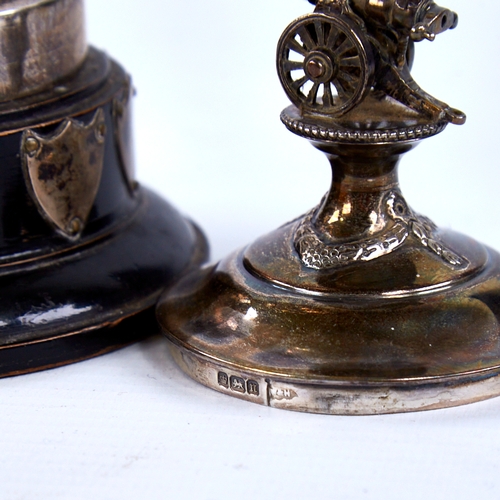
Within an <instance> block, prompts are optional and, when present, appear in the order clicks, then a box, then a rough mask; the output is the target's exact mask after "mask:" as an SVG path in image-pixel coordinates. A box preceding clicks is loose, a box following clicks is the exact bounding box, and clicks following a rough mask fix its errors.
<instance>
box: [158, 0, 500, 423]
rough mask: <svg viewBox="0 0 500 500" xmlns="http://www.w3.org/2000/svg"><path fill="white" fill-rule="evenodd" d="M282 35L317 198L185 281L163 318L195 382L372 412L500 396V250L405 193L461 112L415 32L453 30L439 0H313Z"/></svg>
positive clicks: (293, 403)
mask: <svg viewBox="0 0 500 500" xmlns="http://www.w3.org/2000/svg"><path fill="white" fill-rule="evenodd" d="M311 3H314V4H316V9H315V11H314V13H312V14H309V15H306V16H303V17H301V18H299V19H297V20H296V21H294V22H292V23H291V24H290V26H289V27H288V28H286V29H285V32H284V34H283V35H282V37H281V39H280V41H279V43H278V51H277V69H278V74H279V77H280V80H281V82H282V84H283V87H284V90H285V92H286V93H287V95H288V97H289V98H290V100H291V101H292V103H293V105H292V106H290V107H288V108H286V109H285V110H284V111H283V112H282V114H281V120H282V122H283V123H284V125H285V126H286V127H287V128H288V130H290V131H291V132H293V133H294V134H296V135H298V136H299V137H304V138H307V139H308V140H310V141H311V142H312V144H313V146H314V147H316V148H317V149H319V150H320V151H322V152H323V153H324V154H325V155H326V157H327V159H328V161H329V163H330V165H331V168H332V182H331V186H330V189H329V192H328V193H327V194H326V195H325V196H324V198H323V199H322V200H321V201H320V203H319V204H318V205H317V206H316V207H315V208H314V209H312V210H311V211H309V212H308V213H306V214H305V215H303V216H302V217H299V218H298V219H296V220H294V221H292V222H290V223H288V224H285V225H283V226H282V227H280V228H278V229H277V230H275V231H273V232H271V233H270V234H268V235H265V236H263V237H261V238H259V239H258V240H257V241H255V242H253V243H251V244H250V245H248V246H247V247H245V248H243V249H242V250H240V251H237V252H235V253H233V254H232V255H230V256H228V257H227V258H225V259H223V260H222V261H221V262H219V263H218V264H217V265H215V266H213V267H209V268H205V269H203V270H202V271H200V272H198V273H194V274H192V275H191V276H189V277H186V278H184V279H183V280H181V281H180V282H179V283H178V284H177V285H176V286H175V287H174V288H173V289H172V290H171V291H170V292H169V293H168V294H165V295H164V296H163V297H162V299H161V300H160V303H159V306H158V310H157V314H158V318H159V321H160V323H161V325H162V327H163V329H164V331H165V334H166V336H167V337H168V339H169V340H170V341H171V350H172V353H173V356H174V359H175V360H176V361H177V363H178V364H179V366H180V367H181V368H182V369H183V370H184V371H185V372H186V373H187V374H188V375H190V376H191V377H193V378H194V379H195V380H197V381H198V382H201V383H202V384H204V385H206V386H208V387H210V388H212V389H215V390H217V391H219V392H222V393H224V394H227V395H230V396H233V397H237V398H240V399H244V400H246V401H250V402H254V403H258V404H262V405H267V406H271V407H274V408H282V409H288V410H297V411H307V412H313V413H327V414H343V415H359V414H377V413H395V412H405V411H418V410H429V409H436V408H445V407H450V406H456V405H460V404H466V403H472V402H475V401H480V400H482V399H487V398H490V397H494V396H498V395H500V254H498V253H497V252H495V251H494V250H491V249H489V248H487V247H485V246H484V245H482V244H480V243H478V242H476V241H474V240H473V239H471V238H468V237H467V236H464V235H462V234H459V233H456V232H454V231H450V230H444V229H441V228H438V227H437V226H436V225H435V224H434V223H433V222H432V221H431V220H430V219H428V218H427V217H425V216H423V215H420V214H418V213H417V212H416V211H415V210H413V209H412V208H411V207H410V206H409V205H408V203H407V202H406V200H405V199H404V196H403V194H402V192H401V189H400V187H399V181H398V176H397V168H398V164H399V161H400V159H401V157H402V156H403V155H404V154H406V153H407V152H409V151H411V150H412V149H413V148H414V147H415V146H416V145H417V144H418V143H419V142H420V141H421V140H423V139H425V138H427V137H431V136H434V135H436V134H438V133H440V132H441V131H443V130H444V128H445V127H446V126H447V125H448V124H449V123H454V124H463V123H464V122H465V115H464V114H463V113H462V112H461V111H458V110H456V109H454V108H451V107H450V106H448V105H447V104H445V103H443V102H441V101H439V100H437V99H435V98H434V97H432V96H430V95H429V94H427V93H426V92H424V91H423V90H422V89H421V88H420V87H419V86H418V85H417V84H416V83H415V82H414V80H413V79H412V77H411V74H410V69H411V65H412V61H413V57H414V42H418V41H421V40H432V39H433V38H434V37H435V36H436V35H438V34H440V33H442V32H444V31H446V30H448V29H452V28H455V27H456V25H457V21H458V16H457V15H456V14H455V13H454V12H452V11H450V10H449V9H446V8H443V7H439V6H438V5H436V4H435V3H434V2H433V1H431V0H415V1H411V2H400V1H397V0H384V1H382V2H372V1H368V0H317V1H311Z"/></svg>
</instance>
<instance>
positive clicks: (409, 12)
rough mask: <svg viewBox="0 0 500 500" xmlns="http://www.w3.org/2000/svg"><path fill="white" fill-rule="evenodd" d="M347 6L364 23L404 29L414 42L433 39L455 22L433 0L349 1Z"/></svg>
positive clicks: (454, 18)
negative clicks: (349, 5)
mask: <svg viewBox="0 0 500 500" xmlns="http://www.w3.org/2000/svg"><path fill="white" fill-rule="evenodd" d="M350 4H351V6H352V8H353V10H354V11H355V12H356V13H357V14H358V15H359V16H360V17H362V18H363V19H365V20H366V21H369V22H372V23H374V24H377V25H379V26H381V27H385V26H389V27H392V28H394V29H396V30H398V31H399V30H403V31H405V32H406V33H407V34H408V35H409V36H411V38H412V39H413V40H415V41H420V40H424V39H428V40H434V38H435V37H436V35H438V34H439V33H442V32H443V31H446V30H448V29H453V28H455V27H456V25H457V23H458V15H457V14H456V13H455V12H453V11H451V10H449V9H447V8H444V7H440V6H439V5H437V4H436V3H435V2H434V1H432V0H418V1H415V0H399V1H398V0H377V1H374V0H350Z"/></svg>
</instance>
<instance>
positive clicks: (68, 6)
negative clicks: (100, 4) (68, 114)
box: [0, 0, 87, 102]
mask: <svg viewBox="0 0 500 500" xmlns="http://www.w3.org/2000/svg"><path fill="white" fill-rule="evenodd" d="M0 47H1V48H2V50H0V102H2V101H7V100H10V99H16V98H18V97H22V96H25V95H29V94H33V93H36V92H39V91H42V90H45V89H46V88H49V87H51V86H53V85H54V82H57V81H59V80H61V79H63V78H64V77H67V76H68V75H70V74H72V73H74V72H75V71H76V70H77V69H78V68H79V67H80V66H81V64H82V63H83V61H84V59H85V55H86V53H87V43H86V37H85V27H84V15H83V0H11V1H7V2H0Z"/></svg>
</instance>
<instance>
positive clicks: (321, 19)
mask: <svg viewBox="0 0 500 500" xmlns="http://www.w3.org/2000/svg"><path fill="white" fill-rule="evenodd" d="M277 61H278V63H277V64H278V74H279V77H280V80H281V84H282V85H283V88H284V89H285V92H286V93H287V95H288V97H289V98H290V100H291V101H292V102H293V103H294V104H295V105H296V106H297V107H298V108H300V109H301V110H305V111H310V112H317V113H322V114H328V115H333V116H339V115H342V114H344V113H346V112H347V111H349V110H351V109H352V108H354V107H355V106H356V105H357V104H358V103H359V102H360V101H361V100H362V99H363V98H364V96H365V95H366V92H367V91H368V90H369V89H370V87H371V85H372V78H373V73H374V59H373V56H372V51H371V46H370V44H369V42H368V41H366V40H365V39H364V36H363V35H362V33H360V30H359V29H358V28H357V26H356V25H355V24H354V23H350V22H348V21H346V20H343V19H340V18H338V17H333V16H329V15H325V14H311V15H308V16H305V17H302V18H299V19H297V20H296V21H294V22H293V23H292V24H290V26H288V28H287V29H286V30H285V32H284V33H283V35H282V36H281V39H280V41H279V43H278V54H277Z"/></svg>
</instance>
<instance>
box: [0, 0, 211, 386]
mask: <svg viewBox="0 0 500 500" xmlns="http://www.w3.org/2000/svg"><path fill="white" fill-rule="evenodd" d="M15 3H16V2H14V4H15ZM24 4H26V2H24ZM24 4H23V7H25V5H24ZM53 4H54V5H53V8H54V9H55V11H57V9H59V10H61V9H63V10H64V9H66V10H67V13H66V14H67V16H68V19H72V17H73V14H74V9H76V10H77V11H80V10H81V4H82V2H81V1H80V0H64V1H59V0H57V1H55V2H53ZM51 6H52V4H51ZM14 7H15V5H14ZM50 8H52V7H47V6H46V5H43V2H42V3H40V2H33V5H30V6H29V7H28V9H27V10H26V9H24V8H23V9H21V10H20V12H16V9H15V8H14V9H13V10H14V13H12V14H10V18H9V19H10V22H11V24H13V25H17V24H16V23H19V22H20V21H19V19H22V18H23V16H25V17H26V16H28V18H29V19H30V20H31V23H29V24H28V26H29V28H26V30H28V31H29V30H32V31H31V32H29V33H28V32H27V31H26V30H25V31H23V29H22V26H24V25H22V23H21V24H20V26H21V27H20V28H19V29H18V30H17V31H16V33H17V35H16V36H17V37H18V43H19V44H22V43H24V42H26V40H24V38H26V39H27V40H29V43H32V44H34V45H33V47H34V48H33V47H32V48H33V50H31V51H30V52H29V54H33V53H35V54H38V59H36V58H35V61H34V62H33V61H31V62H30V66H29V67H30V68H31V67H32V66H33V64H35V63H39V62H40V61H43V60H44V57H46V54H45V53H44V45H43V43H44V40H45V39H44V38H43V35H44V31H43V30H44V26H45V21H43V22H42V21H40V25H39V26H38V25H37V24H36V22H37V20H38V17H37V15H40V16H41V17H40V19H44V20H46V16H47V15H51V14H52V11H50ZM0 9H1V8H0ZM43 9H45V10H44V13H43V14H40V12H39V11H41V10H43ZM47 9H49V12H48V13H47ZM80 14H81V12H80ZM58 15H59V14H58ZM30 16H31V17H30ZM54 16H56V13H54ZM37 26H38V29H39V31H40V33H38V32H37ZM82 26H83V25H82ZM63 29H64V26H62V27H61V30H63ZM69 29H70V28H68V30H69ZM71 29H72V30H73V31H64V32H63V33H61V34H60V37H61V38H60V39H61V40H62V42H61V43H63V44H66V46H67V47H66V48H67V51H66V52H65V54H66V53H69V54H73V55H74V57H75V58H76V57H77V56H78V57H80V56H81V53H82V52H83V60H81V61H78V60H75V61H74V62H75V65H76V70H75V69H74V68H73V67H72V65H71V64H70V62H68V61H66V63H65V64H64V65H63V64H62V63H63V62H64V61H62V59H61V61H62V62H61V65H62V66H61V67H52V66H51V67H50V68H49V69H48V70H47V71H49V72H50V71H53V75H52V81H47V82H46V81H45V80H44V78H42V77H40V79H39V81H38V82H35V81H34V77H32V76H30V79H28V74H29V75H31V73H28V70H27V69H24V70H23V71H19V73H18V74H17V76H16V75H14V76H15V78H14V77H13V76H12V75H10V74H9V75H10V76H11V78H10V79H8V78H7V77H5V80H4V81H2V82H0V83H1V84H2V85H3V87H2V86H1V85H0V173H1V177H2V182H1V183H0V300H1V307H0V376H5V375H12V374H18V373H25V372H29V371H34V370H39V369H43V368H49V367H52V366H57V365H61V364H65V363H68V362H72V361H77V360H80V359H84V358H88V357H90V356H95V355H98V354H101V353H104V352H106V351H109V350H111V349H115V348H118V347H120V346H123V345H126V344H129V343H130V342H132V341H135V340H138V339H141V338H144V337H146V336H148V335H151V334H152V333H155V332H156V331H157V326H156V324H155V321H154V313H153V306H154V304H155V302H156V300H157V298H158V296H159V294H160V291H161V290H162V289H163V288H164V287H165V286H168V285H169V284H171V283H172V282H173V281H174V279H176V278H177V277H178V276H180V275H181V274H182V273H183V272H185V271H186V270H187V269H189V268H190V267H191V266H193V265H196V264H199V263H200V262H202V261H203V260H204V259H205V257H206V255H207V246H206V243H205V240H204V238H203V236H202V235H201V233H200V232H199V230H198V229H197V228H196V227H195V226H194V225H193V224H192V223H190V222H189V221H186V220H185V219H184V218H183V217H182V216H181V215H180V214H179V213H178V212H177V211H176V210H175V209H174V208H173V207H172V206H170V205H169V204H168V203H167V202H166V201H164V200H162V199H161V198H160V197H158V196H156V195H155V194H154V193H152V192H150V191H149V190H147V189H144V188H142V187H140V186H139V185H138V183H137V182H136V180H135V178H134V168H133V157H132V153H131V144H130V141H131V136H130V130H131V129H130V125H131V124H130V119H131V113H130V106H131V99H132V95H133V90H132V87H131V82H130V77H129V76H128V75H127V74H126V73H125V72H124V70H123V69H122V68H121V67H120V66H119V65H118V64H116V63H115V62H114V61H112V60H111V59H109V58H108V57H107V56H106V55H105V54H104V53H102V52H100V51H98V50H96V49H93V48H87V47H86V45H85V47H84V48H83V49H81V50H80V49H79V47H80V45H81V44H82V43H83V42H82V41H81V40H80V36H76V35H74V30H75V29H77V27H75V26H72V27H71ZM82 29H83V28H82ZM37 34H38V35H39V38H37V37H36V36H35V35H37ZM3 35H4V34H3V33H0V38H1V37H2V36H3ZM28 35H29V36H28ZM45 35H46V34H45ZM82 36H83V35H82ZM23 37H24V38H23ZM26 43H28V42H26ZM37 44H38V45H37ZM2 47H4V48H5V44H4V45H3V46H2ZM35 49H36V50H35ZM37 50H38V52H39V53H38V52H37ZM9 54H10V53H9ZM9 54H8V55H9ZM3 56H5V54H3ZM14 56H15V57H19V58H20V62H19V64H17V66H13V67H14V69H13V70H12V71H14V72H15V71H16V68H22V65H23V64H24V63H25V60H24V59H25V58H26V57H28V56H27V55H26V54H22V53H21V54H17V53H14ZM5 57H6V56H5ZM9 57H12V55H11V56H9ZM61 57H62V56H61ZM68 57H69V56H68ZM26 64H27V63H26ZM35 65H36V64H35ZM68 66H69V67H71V72H70V73H69V74H67V67H68ZM12 71H11V73H12ZM35 83H36V85H35ZM2 89H3V90H2ZM16 89H17V90H16Z"/></svg>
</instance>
